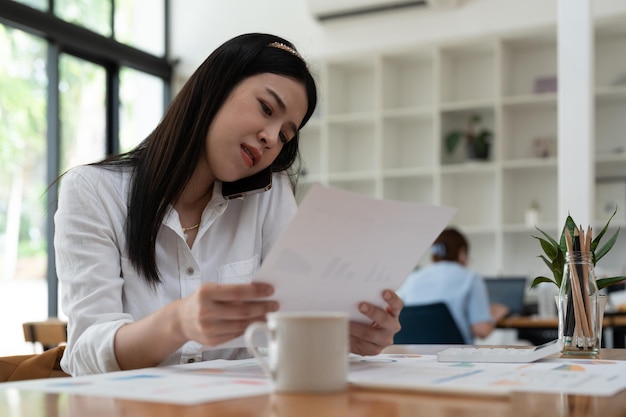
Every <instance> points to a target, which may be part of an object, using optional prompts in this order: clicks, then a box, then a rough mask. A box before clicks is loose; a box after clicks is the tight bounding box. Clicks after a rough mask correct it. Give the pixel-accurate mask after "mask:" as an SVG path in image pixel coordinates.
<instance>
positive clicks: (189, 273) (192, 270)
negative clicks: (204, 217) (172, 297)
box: [186, 267, 195, 275]
mask: <svg viewBox="0 0 626 417" xmlns="http://www.w3.org/2000/svg"><path fill="white" fill-rule="evenodd" d="M186 272H187V275H193V273H194V272H195V271H194V269H193V268H192V267H189V268H187V271H186Z"/></svg>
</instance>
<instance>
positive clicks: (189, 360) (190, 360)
mask: <svg viewBox="0 0 626 417" xmlns="http://www.w3.org/2000/svg"><path fill="white" fill-rule="evenodd" d="M195 361H196V360H195V359H194V358H189V359H187V363H194V362H195Z"/></svg>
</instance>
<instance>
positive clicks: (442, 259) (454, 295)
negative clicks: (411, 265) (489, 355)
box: [398, 228, 508, 344]
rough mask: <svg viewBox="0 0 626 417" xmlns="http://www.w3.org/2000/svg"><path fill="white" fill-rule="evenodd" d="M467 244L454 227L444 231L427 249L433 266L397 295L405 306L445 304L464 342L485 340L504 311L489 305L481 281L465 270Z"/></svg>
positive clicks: (412, 278)
mask: <svg viewBox="0 0 626 417" xmlns="http://www.w3.org/2000/svg"><path fill="white" fill-rule="evenodd" d="M468 256H469V243H468V241H467V239H466V238H465V236H464V235H463V234H462V233H461V232H459V231H458V230H456V229H454V228H447V229H445V230H444V231H443V232H441V234H440V235H439V236H438V237H437V239H435V242H434V243H433V245H432V247H431V258H432V261H433V263H432V264H430V265H428V266H426V267H424V268H421V269H418V270H416V271H414V272H412V273H411V275H409V277H408V278H407V279H406V281H405V282H404V283H403V284H402V287H400V289H399V290H398V295H399V296H400V298H402V300H403V302H404V303H405V305H420V304H429V303H434V302H438V301H443V302H445V303H446V305H447V306H448V308H449V309H450V313H451V314H452V317H454V321H455V322H456V323H457V325H458V327H459V330H460V331H461V334H462V335H463V338H464V339H465V343H467V344H473V343H474V337H480V338H485V337H487V336H488V335H489V334H491V332H492V331H493V329H494V328H495V323H497V322H498V321H499V320H501V319H502V318H504V317H505V316H506V315H507V313H508V309H507V307H506V306H504V305H501V304H492V305H490V303H489V296H488V294H487V287H486V286H485V283H484V281H483V280H482V278H481V277H480V276H479V275H478V274H476V273H475V272H473V271H471V270H469V269H468V268H467V263H468Z"/></svg>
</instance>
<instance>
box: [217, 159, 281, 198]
mask: <svg viewBox="0 0 626 417" xmlns="http://www.w3.org/2000/svg"><path fill="white" fill-rule="evenodd" d="M270 188H272V167H271V166H269V167H267V168H265V169H264V170H263V171H260V172H257V173H256V174H254V175H251V176H249V177H246V178H242V179H240V180H237V181H233V182H223V183H222V195H223V196H224V198H226V199H227V200H231V199H233V198H239V197H244V196H246V195H250V194H255V193H260V192H263V191H267V190H269V189H270Z"/></svg>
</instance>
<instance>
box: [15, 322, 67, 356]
mask: <svg viewBox="0 0 626 417" xmlns="http://www.w3.org/2000/svg"><path fill="white" fill-rule="evenodd" d="M22 328H23V329H24V340H26V341H27V342H32V343H41V346H42V347H43V350H44V351H46V350H48V349H52V348H54V347H56V346H59V345H60V344H61V343H65V342H67V323H66V322H64V321H62V320H59V319H57V318H50V319H48V320H45V321H34V322H28V323H24V324H22Z"/></svg>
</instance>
